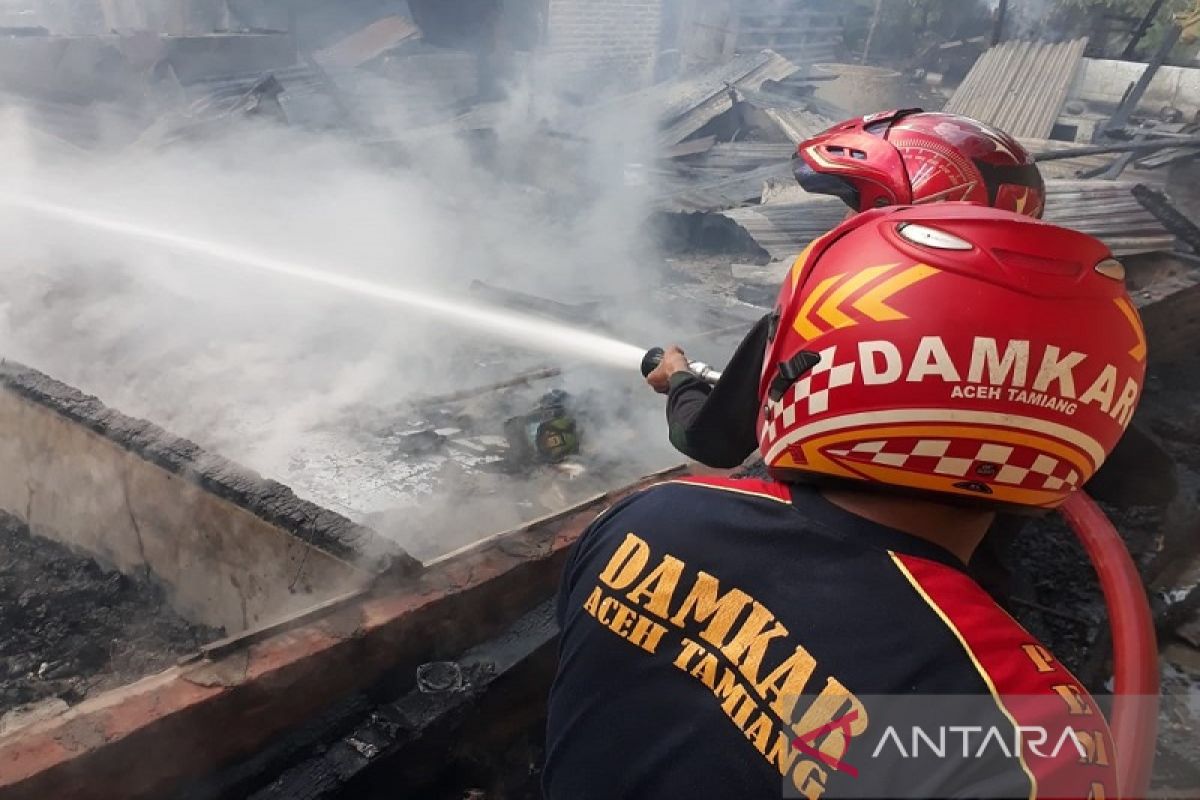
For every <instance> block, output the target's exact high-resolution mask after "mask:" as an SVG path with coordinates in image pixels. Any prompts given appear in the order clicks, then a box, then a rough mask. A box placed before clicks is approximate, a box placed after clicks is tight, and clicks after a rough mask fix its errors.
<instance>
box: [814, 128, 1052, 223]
mask: <svg viewBox="0 0 1200 800" xmlns="http://www.w3.org/2000/svg"><path fill="white" fill-rule="evenodd" d="M793 164H794V167H795V172H796V180H798V181H799V182H800V185H801V186H803V187H804V188H805V190H807V191H809V192H813V193H815V194H832V195H835V196H837V197H840V198H841V199H842V200H844V201H845V202H846V204H847V205H849V206H850V207H851V208H853V209H854V210H855V211H869V210H871V209H872V208H879V207H881V206H894V205H913V204H917V205H919V204H923V203H932V202H934V201H937V200H961V201H965V202H970V203H978V204H980V205H988V206H994V207H996V208H1000V209H1004V210H1006V211H1015V212H1016V213H1018V214H1027V215H1028V216H1031V217H1041V216H1042V210H1043V208H1044V207H1045V204H1046V187H1045V184H1044V183H1043V182H1042V175H1041V173H1040V172H1038V168H1037V165H1036V164H1034V161H1033V157H1032V156H1030V155H1029V153H1028V152H1026V151H1025V148H1023V147H1021V145H1019V144H1017V140H1016V139H1014V138H1012V137H1011V136H1009V135H1008V134H1006V133H1002V132H1001V131H998V130H996V129H995V128H993V127H991V126H989V125H984V124H983V123H982V122H976V121H975V120H973V119H970V118H968V117H960V116H957V115H955V114H940V113H925V112H922V111H921V110H920V109H907V110H901V111H885V112H883V113H880V114H872V115H870V116H867V117H862V118H859V119H853V120H848V121H846V122H843V123H841V124H839V125H834V126H833V127H832V128H830V129H829V130H827V131H825V132H824V133H821V134H818V135H817V136H814V137H813V138H811V139H809V140H808V141H806V142H801V143H800V146H799V147H798V148H797V149H796V155H795V158H794V160H793Z"/></svg>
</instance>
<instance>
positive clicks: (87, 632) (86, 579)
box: [0, 512, 223, 730]
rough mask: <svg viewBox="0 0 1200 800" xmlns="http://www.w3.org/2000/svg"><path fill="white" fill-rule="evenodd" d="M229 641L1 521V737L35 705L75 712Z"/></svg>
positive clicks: (138, 584)
mask: <svg viewBox="0 0 1200 800" xmlns="http://www.w3.org/2000/svg"><path fill="white" fill-rule="evenodd" d="M222 635H223V631H221V630H218V629H214V628H208V627H205V626H201V625H193V624H191V623H189V622H188V621H187V620H185V619H183V618H181V617H180V616H179V615H178V614H177V613H175V612H174V611H173V610H172V609H171V608H170V607H169V606H168V605H167V603H166V601H165V599H164V597H163V593H162V591H161V590H160V589H159V588H158V587H156V586H154V585H152V584H151V583H149V582H148V581H144V580H135V579H133V578H130V577H128V576H125V575H122V574H121V573H119V572H114V571H107V570H105V569H104V568H102V567H101V566H100V565H99V564H97V563H96V562H95V561H94V560H93V559H91V558H87V557H82V556H79V555H76V554H74V553H72V552H71V551H70V550H69V549H67V548H66V547H65V546H63V545H61V544H59V543H57V542H54V541H51V540H49V539H45V538H42V537H40V536H35V535H33V534H31V533H30V531H29V528H28V526H26V525H25V523H23V522H21V521H20V520H19V519H17V518H16V517H13V516H11V515H8V514H5V513H3V512H0V713H3V714H8V716H6V717H4V718H0V730H3V729H4V728H5V727H6V726H8V725H10V724H12V723H14V721H15V720H16V719H17V718H18V717H19V716H20V715H21V714H22V712H23V711H24V710H26V707H28V706H30V705H31V704H47V705H49V706H52V707H57V708H62V707H63V704H66V705H72V704H74V703H77V702H79V701H81V700H83V699H85V698H87V697H88V696H90V695H93V694H96V693H99V692H103V691H105V690H107V689H111V688H114V687H117V686H122V685H124V684H127V683H130V682H132V681H135V680H138V679H139V678H143V677H145V676H147V675H151V674H153V673H155V672H158V671H160V670H163V669H166V668H167V667H170V666H171V665H172V664H174V663H176V661H177V660H178V659H179V658H180V657H181V656H184V655H186V654H188V653H192V652H195V650H196V648H197V647H199V646H200V645H202V644H204V643H205V642H209V641H212V640H213V639H216V638H219V637H220V636H222ZM8 712H13V713H11V714H9V713H8Z"/></svg>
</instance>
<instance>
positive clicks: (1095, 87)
mask: <svg viewBox="0 0 1200 800" xmlns="http://www.w3.org/2000/svg"><path fill="white" fill-rule="evenodd" d="M1145 69H1146V65H1145V64H1140V63H1131V62H1127V61H1113V60H1109V59H1099V58H1085V59H1084V60H1083V66H1082V67H1080V70H1079V75H1078V76H1077V77H1076V78H1075V83H1074V84H1073V85H1072V87H1071V91H1070V98H1071V99H1072V100H1083V101H1084V102H1087V103H1099V104H1106V105H1112V106H1115V105H1117V104H1119V103H1120V102H1121V98H1122V97H1123V96H1124V94H1125V90H1126V89H1128V88H1129V85H1130V84H1132V83H1134V82H1136V81H1137V80H1138V78H1140V77H1141V75H1142V72H1143V71H1145ZM1164 106H1174V107H1176V108H1179V109H1183V110H1184V112H1185V113H1187V114H1188V115H1189V117H1190V114H1191V111H1193V110H1195V109H1197V108H1200V69H1192V68H1189V67H1163V68H1162V69H1160V70H1159V71H1158V73H1157V74H1156V75H1155V76H1154V80H1153V81H1151V83H1150V88H1149V89H1148V90H1147V91H1146V96H1145V97H1143V98H1142V102H1141V103H1140V105H1139V108H1141V109H1143V110H1144V111H1146V112H1148V113H1157V112H1158V111H1159V109H1161V108H1163V107H1164Z"/></svg>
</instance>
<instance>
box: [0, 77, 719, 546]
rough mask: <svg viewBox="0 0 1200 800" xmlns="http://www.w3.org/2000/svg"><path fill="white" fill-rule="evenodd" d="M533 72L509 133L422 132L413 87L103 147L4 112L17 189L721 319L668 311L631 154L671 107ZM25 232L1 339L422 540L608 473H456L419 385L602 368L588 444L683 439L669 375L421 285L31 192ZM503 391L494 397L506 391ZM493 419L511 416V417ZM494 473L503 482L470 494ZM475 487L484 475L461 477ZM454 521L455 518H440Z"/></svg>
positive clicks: (616, 321)
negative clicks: (585, 352)
mask: <svg viewBox="0 0 1200 800" xmlns="http://www.w3.org/2000/svg"><path fill="white" fill-rule="evenodd" d="M510 89H511V91H510V93H509V96H508V99H507V100H506V101H504V102H503V103H498V104H495V105H492V106H489V107H487V111H488V113H489V116H490V125H489V127H490V129H491V133H490V134H489V135H488V137H487V139H486V141H485V142H484V143H483V145H481V144H480V142H479V140H478V138H472V137H470V136H463V135H458V134H457V133H456V131H455V130H454V129H453V128H452V127H445V128H442V129H428V128H427V129H424V130H421V131H418V132H414V127H415V123H412V122H410V121H409V120H407V119H406V118H405V115H404V113H403V108H402V107H400V108H399V110H398V107H397V106H396V105H388V104H382V106H381V107H385V108H387V109H388V110H387V113H386V114H380V115H379V116H378V118H374V117H372V118H370V119H369V123H370V127H371V130H372V131H373V132H374V138H376V139H383V140H386V139H390V138H394V139H402V140H403V141H402V142H401V143H400V144H394V143H387V144H378V143H376V144H373V145H364V144H362V143H361V142H359V141H355V140H354V139H353V138H351V137H347V136H345V135H333V134H328V133H325V134H321V133H313V132H309V131H304V130H301V129H298V128H297V127H288V126H282V125H279V124H274V123H268V122H264V121H261V120H254V119H252V118H243V119H233V118H231V119H227V120H223V121H222V122H221V124H220V127H219V129H218V130H217V132H215V133H214V132H211V131H210V132H209V133H207V134H206V135H205V136H203V137H199V138H196V139H194V140H189V139H187V138H183V139H179V140H176V141H171V140H170V138H169V137H166V138H159V139H158V140H157V141H155V140H154V139H147V138H145V137H144V138H143V139H142V140H140V141H135V142H133V143H132V144H130V143H128V142H127V141H122V140H119V137H113V138H114V141H105V140H103V139H102V140H101V141H100V142H99V144H98V145H97V146H95V147H93V148H91V149H89V150H87V151H84V150H81V149H79V148H76V147H73V146H71V145H68V144H66V143H65V142H63V141H62V140H60V139H56V138H55V137H53V136H50V135H47V134H45V133H44V132H42V131H41V130H39V129H38V128H37V127H36V126H34V125H31V124H30V122H29V116H28V114H27V113H26V109H24V108H22V107H20V106H17V105H13V104H10V105H9V106H8V107H7V109H6V110H5V111H4V113H3V116H2V117H0V153H3V158H4V163H5V169H4V171H3V176H2V177H0V194H4V195H10V196H33V197H36V198H38V199H40V200H42V201H46V202H52V203H61V204H64V205H69V206H72V207H75V208H80V209H84V210H87V211H90V212H93V213H96V214H103V215H104V216H105V217H108V218H119V219H123V220H125V221H127V222H129V223H134V224H137V225H141V226H147V227H151V228H157V229H162V230H167V231H172V232H176V233H181V234H186V235H187V236H190V237H195V238H201V239H207V240H211V241H212V242H214V243H218V244H220V245H221V246H223V247H227V248H244V249H247V250H251V251H253V252H255V253H258V254H262V255H265V256H268V257H270V258H273V259H278V260H284V261H295V262H297V263H300V264H304V265H309V266H314V267H317V268H320V269H324V270H328V271H332V272H335V273H337V274H339V275H344V276H349V277H353V278H360V279H365V280H371V281H377V282H380V283H384V284H388V285H392V286H396V287H400V288H404V289H407V290H420V291H430V292H435V293H437V294H438V295H439V296H443V297H460V298H463V299H464V301H466V299H467V297H468V294H467V292H468V287H469V285H470V284H471V283H472V281H475V280H482V281H486V282H488V283H490V284H494V285H497V286H503V287H506V288H510V289H515V290H520V291H525V292H528V293H531V294H535V295H539V296H544V297H550V298H554V299H556V300H559V301H562V302H567V303H572V302H584V301H592V300H599V301H601V307H602V308H603V309H604V310H605V313H604V317H605V319H606V321H607V322H608V323H609V324H610V325H611V326H612V327H613V328H614V330H617V331H633V332H636V335H647V336H649V335H653V336H661V337H664V340H665V339H670V338H675V337H676V335H677V334H680V333H681V330H680V327H681V326H682V327H684V328H687V327H690V328H691V330H693V331H694V330H699V329H702V328H703V327H704V326H703V325H702V324H701V323H700V322H699V321H698V320H696V321H684V322H682V323H681V321H680V320H679V318H678V313H676V318H675V319H673V320H672V321H671V322H670V323H669V324H668V323H665V322H662V321H661V320H660V311H661V308H662V304H663V303H664V295H663V293H662V292H661V291H660V289H661V286H660V284H661V283H662V275H661V270H660V268H659V267H660V264H658V263H656V261H655V257H654V253H653V249H652V247H651V246H650V243H649V242H647V241H646V240H645V239H644V238H643V236H642V233H641V232H642V230H643V222H644V220H645V218H646V213H647V210H646V201H647V197H648V196H649V195H650V194H651V192H652V191H653V187H652V186H651V185H649V184H648V183H647V182H646V181H644V180H632V179H631V170H634V171H636V170H637V169H638V168H637V167H633V166H631V165H638V164H646V163H649V159H650V158H651V151H650V150H649V146H648V144H647V143H648V142H649V141H650V136H649V134H650V132H651V131H652V130H653V119H652V116H651V115H650V114H649V113H648V112H647V113H645V114H640V115H631V114H630V111H629V109H628V108H624V107H614V108H613V110H612V112H611V113H610V114H609V115H608V116H607V117H605V116H603V115H598V114H595V113H591V114H588V115H587V116H586V118H584V117H581V113H582V112H581V110H580V109H579V108H577V107H575V106H571V105H567V104H564V103H561V102H559V101H558V100H557V99H556V97H557V94H556V92H555V91H553V89H552V87H550V86H548V85H536V84H534V83H532V82H527V83H525V84H524V85H521V86H515V87H510ZM581 119H584V120H585V122H583V123H581V122H580V120H581ZM89 123H90V124H94V123H95V120H91V121H89ZM95 127H96V128H97V129H100V130H103V128H104V126H103V125H95ZM162 142H170V143H166V144H163V143H162ZM0 237H2V241H3V242H4V243H5V247H4V250H3V253H2V254H0V285H2V286H3V287H4V291H3V293H0V357H5V358H11V359H14V360H17V361H21V362H23V363H26V364H29V365H31V366H34V367H36V368H38V369H40V370H42V371H44V372H46V373H48V374H50V375H51V376H53V377H56V378H58V379H60V380H63V381H65V382H67V383H70V384H72V385H75V386H77V387H79V388H81V389H83V390H84V391H87V392H89V393H93V394H95V395H97V396H98V397H100V399H101V400H103V401H104V402H106V403H108V404H109V405H110V406H112V407H115V408H117V409H119V410H121V411H123V412H125V413H128V414H131V415H134V416H141V417H145V418H147V419H150V420H152V421H154V422H157V423H159V424H161V425H163V426H164V427H166V428H167V429H168V430H171V431H172V432H175V433H178V434H180V435H184V436H187V437H189V438H192V439H194V440H196V441H197V442H198V443H200V444H201V445H202V446H205V447H207V448H210V449H213V450H215V451H217V452H220V453H221V454H223V455H226V456H228V457H231V458H233V459H235V460H238V461H241V462H242V463H244V464H246V465H247V466H249V467H251V468H253V469H256V470H257V471H259V472H261V473H262V474H264V475H266V476H268V477H272V478H275V479H278V480H281V481H282V482H284V483H287V484H289V485H292V486H293V488H295V489H296V490H297V492H298V493H299V494H301V495H302V496H306V497H308V498H309V499H312V500H314V501H316V502H318V503H322V504H324V505H328V506H330V507H332V508H334V509H335V510H338V511H341V512H343V513H346V514H348V515H350V516H353V517H355V518H358V519H365V520H367V521H370V522H374V523H376V524H379V525H382V526H383V527H386V528H388V529H389V532H390V533H391V534H392V535H395V536H396V537H397V538H399V539H401V540H402V542H403V543H406V544H410V545H413V546H415V547H416V548H417V549H418V551H419V550H421V549H422V548H425V549H426V550H427V551H428V552H436V551H437V550H439V549H443V548H444V547H445V546H447V545H452V544H458V543H461V541H459V540H460V539H461V538H462V537H463V536H465V535H466V532H465V531H464V530H463V527H464V526H466V527H468V528H469V529H470V532H471V533H473V534H474V535H482V534H487V533H491V532H494V531H495V530H496V529H497V524H496V523H497V522H504V523H508V522H512V523H513V524H515V523H516V522H519V521H520V520H521V519H523V518H528V515H530V514H532V513H533V512H536V511H544V509H545V507H546V506H547V505H553V504H555V503H558V502H561V503H566V502H568V501H570V500H572V499H575V497H576V495H579V496H582V495H584V494H591V493H594V491H596V488H597V486H598V484H597V483H595V482H589V481H588V480H582V481H578V480H577V481H571V480H569V478H570V477H571V476H570V475H569V474H567V473H563V472H557V471H550V472H544V471H543V472H542V473H539V475H538V476H535V477H529V476H525V477H521V478H514V477H511V476H503V477H495V476H487V477H486V478H481V477H479V476H478V475H472V476H467V475H465V474H456V473H455V471H456V470H462V469H463V467H462V465H463V464H464V463H468V464H469V463H470V462H469V460H466V461H464V459H463V458H461V457H455V456H454V455H453V453H450V454H445V453H443V454H441V455H432V456H423V457H421V458H416V459H409V458H405V457H402V456H397V454H396V452H395V448H394V442H395V438H394V435H395V434H396V433H397V432H398V431H403V430H406V429H407V428H409V427H411V426H413V425H416V426H418V427H420V426H423V425H425V424H426V420H425V418H424V417H423V415H422V414H420V413H417V412H415V411H413V410H412V406H411V404H412V402H413V401H415V400H417V399H419V398H426V397H429V396H431V395H438V394H441V393H446V392H454V391H459V390H462V389H466V388H470V387H473V386H482V385H486V384H488V383H489V382H492V381H497V380H503V379H505V378H508V377H511V376H512V375H514V374H516V373H520V372H522V371H525V370H530V369H533V368H538V367H545V366H554V365H560V366H564V367H566V368H568V371H567V373H566V375H565V376H564V377H563V378H561V379H560V380H559V382H558V383H557V384H554V383H544V384H539V385H538V386H536V387H532V388H530V389H528V390H524V393H523V394H522V393H521V392H516V393H514V394H513V398H514V399H512V401H511V402H512V403H513V406H514V407H513V413H519V412H520V411H521V410H524V409H522V408H520V404H521V403H523V402H528V403H533V402H534V401H535V400H536V397H537V395H538V393H540V391H544V390H546V389H549V388H553V387H555V386H561V387H565V388H567V389H568V390H571V391H573V392H575V393H577V395H578V396H579V398H580V402H581V403H582V407H581V410H580V414H581V416H582V417H583V418H584V420H585V423H586V424H587V425H588V428H587V429H586V430H585V446H586V448H587V452H588V460H589V461H590V462H591V463H602V464H603V465H604V468H603V480H602V482H603V483H604V484H605V485H610V486H611V485H616V484H618V483H620V482H622V481H628V480H631V479H633V478H635V477H637V476H638V475H641V474H644V473H646V472H647V471H650V470H653V469H658V468H662V467H665V466H669V465H671V464H673V463H678V462H679V461H681V460H682V459H681V458H680V456H678V454H676V453H674V452H673V451H672V449H671V448H670V446H669V444H668V443H667V440H666V432H665V424H664V421H663V418H662V403H661V400H659V399H658V398H655V397H654V396H653V395H651V394H650V393H649V390H648V389H646V387H645V386H644V385H642V384H641V381H640V376H638V375H637V374H636V373H635V372H634V371H633V370H632V369H631V370H630V371H629V372H628V373H625V372H615V371H613V370H611V369H608V368H593V367H592V365H590V364H586V363H584V361H583V360H582V359H581V360H579V361H573V360H571V359H563V358H562V357H561V356H560V355H553V354H548V353H543V352H538V351H537V350H536V349H533V348H529V347H519V346H513V345H511V344H508V343H505V342H502V341H499V340H496V339H495V337H493V336H491V335H489V334H487V333H483V332H479V331H473V330H471V329H469V328H466V327H461V326H456V325H451V324H448V323H447V322H446V321H445V320H444V319H439V318H434V317H429V316H423V315H421V314H418V313H415V312H413V311H412V310H410V309H406V308H403V307H398V306H393V305H388V304H386V303H378V302H370V301H365V300H364V299H363V298H361V297H356V296H353V295H344V294H339V293H336V292H332V291H330V290H329V289H328V288H322V287H320V286H314V285H310V284H306V283H303V282H298V281H290V280H287V279H285V278H283V277H281V276H278V275H271V274H263V273H258V272H254V271H250V270H246V269H239V268H238V267H237V266H236V265H233V264H231V263H227V262H223V261H221V260H219V259H212V258H205V257H202V256H200V255H197V254H196V253H188V252H183V251H179V250H172V249H170V248H164V247H162V246H161V245H159V244H156V243H154V242H149V241H142V240H138V239H134V238H129V237H121V236H114V235H111V234H108V233H105V232H102V231H96V230H91V229H87V228H84V227H79V226H74V225H69V224H65V223H63V222H62V221H60V220H54V219H51V218H46V217H41V216H38V215H31V214H24V213H16V212H13V211H11V210H10V209H6V210H5V213H3V214H0ZM685 316H686V315H685ZM697 316H699V315H698V314H697ZM710 327H711V326H710ZM617 335H618V336H620V334H617ZM631 335H633V334H631ZM635 343H637V344H639V345H642V346H650V345H651V344H656V343H658V340H657V339H655V340H645V341H638V340H635ZM705 355H706V356H707V357H709V358H711V359H719V357H720V354H715V353H713V354H710V353H706V354H705ZM489 402H491V401H487V402H484V401H482V400H481V401H480V402H479V403H476V405H477V406H478V408H477V413H479V414H481V415H483V417H486V416H487V415H489V414H490V415H494V414H495V413H496V411H495V408H494V406H491V405H489V404H488V403H489ZM426 416H427V415H426ZM476 423H477V425H476V427H477V428H479V429H480V430H485V431H486V432H489V433H492V434H499V433H500V423H501V420H499V419H486V418H480V419H476ZM389 436H391V437H392V438H389ZM595 480H596V481H601V478H600V475H599V474H597V475H596V476H595ZM472 482H475V484H474V486H473V485H472ZM484 484H487V485H486V486H485V485H484ZM514 487H517V488H514ZM564 487H565V488H564ZM473 489H478V490H479V492H478V494H479V496H480V498H482V499H479V500H476V501H473V504H472V505H470V506H464V505H463V503H462V502H461V497H462V495H463V494H464V492H465V493H467V494H470V493H472V492H473ZM489 492H490V494H489ZM548 493H549V494H548ZM555 493H557V494H555ZM451 496H456V497H458V498H459V499H458V500H454V501H450V502H446V503H441V502H437V500H436V499H437V498H440V497H451ZM430 498H434V500H432V501H431V499H430ZM531 498H532V499H531ZM539 498H540V499H539ZM417 506H420V508H421V509H422V510H423V513H425V515H426V516H427V517H429V516H430V515H432V518H429V519H426V522H427V523H428V524H426V525H425V526H424V528H423V531H422V533H421V536H422V537H425V539H431V538H432V539H434V540H436V541H434V542H429V541H424V542H420V541H418V542H414V541H411V540H412V539H414V537H415V534H413V533H412V532H411V531H408V530H405V526H404V525H401V524H393V523H392V522H389V520H393V521H394V520H395V519H396V511H395V510H396V509H397V508H400V509H404V508H408V509H410V510H411V509H412V508H415V507H417ZM450 508H454V509H456V512H455V514H454V515H453V516H447V515H448V514H449V509H450ZM443 512H444V514H443ZM439 515H441V516H439ZM464 517H466V518H464ZM430 525H432V526H433V527H432V528H430V527H429V526H430ZM447 528H455V530H454V531H449V530H446V531H445V535H444V536H443V535H442V534H441V533H439V531H441V530H443V529H447Z"/></svg>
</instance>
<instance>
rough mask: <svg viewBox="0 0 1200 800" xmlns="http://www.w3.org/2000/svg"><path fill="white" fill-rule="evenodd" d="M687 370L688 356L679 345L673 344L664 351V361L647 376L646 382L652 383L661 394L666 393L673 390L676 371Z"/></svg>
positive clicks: (651, 385) (653, 387)
mask: <svg viewBox="0 0 1200 800" xmlns="http://www.w3.org/2000/svg"><path fill="white" fill-rule="evenodd" d="M687 371H688V360H687V356H685V355H684V354H683V351H682V350H681V349H679V347H678V346H677V345H671V346H670V347H668V348H667V351H666V352H665V353H663V357H662V361H660V362H659V364H658V366H657V367H655V368H654V371H653V372H651V373H650V374H649V375H647V376H646V383H648V384H650V388H652V389H654V391H656V392H658V393H659V394H666V393H667V392H669V391H670V390H671V376H672V375H674V374H675V373H676V372H687Z"/></svg>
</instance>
